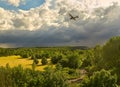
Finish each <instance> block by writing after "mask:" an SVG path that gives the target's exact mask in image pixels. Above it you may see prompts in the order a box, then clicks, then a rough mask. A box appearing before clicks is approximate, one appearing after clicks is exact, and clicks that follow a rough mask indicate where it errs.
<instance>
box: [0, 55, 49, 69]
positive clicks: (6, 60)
mask: <svg viewBox="0 0 120 87" xmlns="http://www.w3.org/2000/svg"><path fill="white" fill-rule="evenodd" d="M48 62H50V59H48ZM32 63H33V60H31V59H30V58H21V57H20V56H8V57H0V66H6V64H9V65H10V67H15V66H18V65H21V66H22V67H23V68H31V69H32ZM47 66H48V65H42V64H41V59H39V64H38V65H37V66H36V70H41V71H43V70H44V68H45V67H47Z"/></svg>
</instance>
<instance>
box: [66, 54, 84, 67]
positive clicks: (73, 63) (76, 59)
mask: <svg viewBox="0 0 120 87" xmlns="http://www.w3.org/2000/svg"><path fill="white" fill-rule="evenodd" d="M81 65H82V60H81V58H80V56H79V55H77V54H72V55H70V56H68V67H70V68H74V69H76V68H80V66H81Z"/></svg>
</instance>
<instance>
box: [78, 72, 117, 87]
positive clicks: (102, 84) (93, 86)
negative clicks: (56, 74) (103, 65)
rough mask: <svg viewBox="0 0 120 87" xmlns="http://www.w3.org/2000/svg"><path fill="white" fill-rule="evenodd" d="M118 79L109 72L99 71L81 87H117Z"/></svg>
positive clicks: (85, 80) (83, 82) (84, 81)
mask: <svg viewBox="0 0 120 87" xmlns="http://www.w3.org/2000/svg"><path fill="white" fill-rule="evenodd" d="M116 82H117V77H116V75H112V74H111V73H110V72H109V71H106V70H101V71H97V72H95V73H94V74H93V76H91V77H90V78H86V79H84V80H83V81H82V83H81V86H80V87H117V84H116Z"/></svg>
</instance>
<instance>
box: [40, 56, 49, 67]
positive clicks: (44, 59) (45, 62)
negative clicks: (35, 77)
mask: <svg viewBox="0 0 120 87" xmlns="http://www.w3.org/2000/svg"><path fill="white" fill-rule="evenodd" d="M41 63H42V65H46V64H47V63H48V61H47V58H45V57H43V58H42V60H41Z"/></svg>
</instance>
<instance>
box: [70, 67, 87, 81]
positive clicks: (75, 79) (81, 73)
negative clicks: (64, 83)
mask: <svg viewBox="0 0 120 87" xmlns="http://www.w3.org/2000/svg"><path fill="white" fill-rule="evenodd" d="M86 73H87V72H86V70H84V69H81V70H80V77H78V78H73V79H69V80H68V82H69V83H79V82H81V81H82V80H83V78H84V77H85V76H86Z"/></svg>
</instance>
